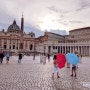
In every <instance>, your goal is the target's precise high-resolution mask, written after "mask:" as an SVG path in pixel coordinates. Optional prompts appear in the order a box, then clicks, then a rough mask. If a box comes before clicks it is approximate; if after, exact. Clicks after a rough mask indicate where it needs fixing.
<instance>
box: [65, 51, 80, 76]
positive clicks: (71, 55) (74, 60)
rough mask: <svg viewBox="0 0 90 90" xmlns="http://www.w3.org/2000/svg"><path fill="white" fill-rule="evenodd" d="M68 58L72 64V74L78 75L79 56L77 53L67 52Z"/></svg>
mask: <svg viewBox="0 0 90 90" xmlns="http://www.w3.org/2000/svg"><path fill="white" fill-rule="evenodd" d="M66 60H67V62H69V63H71V64H72V74H71V76H72V77H73V76H74V77H76V65H77V64H78V63H79V58H78V56H77V55H76V52H75V53H67V54H66Z"/></svg>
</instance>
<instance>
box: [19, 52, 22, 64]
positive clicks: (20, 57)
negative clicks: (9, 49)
mask: <svg viewBox="0 0 90 90" xmlns="http://www.w3.org/2000/svg"><path fill="white" fill-rule="evenodd" d="M21 59H22V53H19V54H18V63H21Z"/></svg>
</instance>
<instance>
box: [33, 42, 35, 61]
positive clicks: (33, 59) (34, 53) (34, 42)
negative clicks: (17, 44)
mask: <svg viewBox="0 0 90 90" xmlns="http://www.w3.org/2000/svg"><path fill="white" fill-rule="evenodd" d="M33 60H35V41H34V55H33Z"/></svg>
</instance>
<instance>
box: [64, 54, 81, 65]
mask: <svg viewBox="0 0 90 90" xmlns="http://www.w3.org/2000/svg"><path fill="white" fill-rule="evenodd" d="M66 60H67V62H69V63H71V64H74V65H77V63H79V57H78V56H77V55H76V54H74V53H67V54H66Z"/></svg>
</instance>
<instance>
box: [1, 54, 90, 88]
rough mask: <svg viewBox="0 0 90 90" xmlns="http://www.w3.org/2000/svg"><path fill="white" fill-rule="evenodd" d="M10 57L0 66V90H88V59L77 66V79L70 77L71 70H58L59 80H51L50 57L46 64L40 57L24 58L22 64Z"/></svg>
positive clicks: (89, 69)
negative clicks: (41, 61)
mask: <svg viewBox="0 0 90 90" xmlns="http://www.w3.org/2000/svg"><path fill="white" fill-rule="evenodd" d="M17 60H18V57H17V56H12V57H11V58H10V61H9V64H6V61H5V58H4V60H3V64H0V90H90V57H83V58H82V63H79V64H78V69H77V78H75V77H71V76H70V75H71V68H66V67H65V68H63V69H59V75H60V78H58V79H57V78H56V75H55V78H54V80H52V67H53V64H52V62H53V60H52V57H51V59H50V62H48V60H47V61H46V64H41V63H40V57H39V56H37V57H36V58H35V60H33V57H32V56H24V57H23V59H22V63H21V64H18V63H17Z"/></svg>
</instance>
